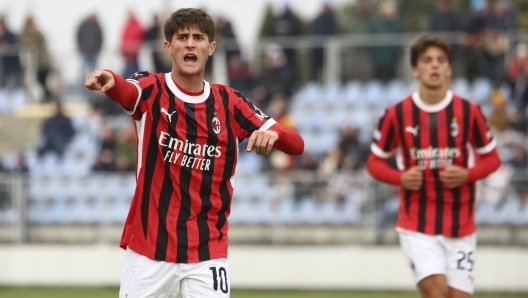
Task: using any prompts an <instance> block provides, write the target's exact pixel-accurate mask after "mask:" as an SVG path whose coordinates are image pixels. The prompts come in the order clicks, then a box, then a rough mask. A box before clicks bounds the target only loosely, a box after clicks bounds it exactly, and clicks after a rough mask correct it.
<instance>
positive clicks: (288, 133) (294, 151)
mask: <svg viewBox="0 0 528 298" xmlns="http://www.w3.org/2000/svg"><path fill="white" fill-rule="evenodd" d="M269 130H271V131H274V132H276V133H277V134H278V136H279V139H278V140H277V141H276V142H275V144H273V147H274V148H276V149H278V150H280V151H282V152H284V153H286V154H290V155H299V154H302V153H303V152H304V140H303V138H302V137H301V135H299V133H298V132H296V131H295V130H293V129H291V128H286V127H284V126H282V125H280V124H273V125H272V126H271V127H270V128H269Z"/></svg>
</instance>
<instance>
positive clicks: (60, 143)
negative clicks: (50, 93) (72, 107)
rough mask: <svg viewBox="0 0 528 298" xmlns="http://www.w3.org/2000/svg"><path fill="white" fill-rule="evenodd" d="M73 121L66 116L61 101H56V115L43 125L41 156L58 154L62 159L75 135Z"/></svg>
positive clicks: (39, 150)
mask: <svg viewBox="0 0 528 298" xmlns="http://www.w3.org/2000/svg"><path fill="white" fill-rule="evenodd" d="M74 133H75V132H74V130H73V125H72V121H71V120H70V118H69V117H67V116H66V115H64V113H63V111H62V105H61V103H60V101H58V100H56V101H55V115H53V116H52V117H50V118H48V119H47V120H46V121H44V124H43V125H42V136H41V144H40V146H39V149H38V153H39V156H42V155H44V154H45V153H46V152H52V153H56V154H57V155H58V156H59V157H62V155H63V154H64V150H65V149H66V146H67V145H68V143H69V141H70V140H71V139H72V137H73V135H74Z"/></svg>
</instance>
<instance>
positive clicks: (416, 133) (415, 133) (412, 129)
mask: <svg viewBox="0 0 528 298" xmlns="http://www.w3.org/2000/svg"><path fill="white" fill-rule="evenodd" d="M419 129H420V125H416V127H414V128H413V127H411V126H407V127H406V128H405V132H410V133H412V134H413V136H415V137H416V136H417V135H418V130H419Z"/></svg>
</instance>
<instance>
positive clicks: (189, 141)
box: [120, 72, 275, 263]
mask: <svg viewBox="0 0 528 298" xmlns="http://www.w3.org/2000/svg"><path fill="white" fill-rule="evenodd" d="M127 81H128V82H130V83H133V84H134V85H135V86H136V87H137V88H138V90H139V96H138V99H137V102H136V105H135V107H134V110H133V111H127V112H128V113H129V114H130V115H131V116H132V118H133V120H134V121H135V124H136V133H137V186H136V191H135V193H134V197H133V199H132V203H131V207H130V211H129V214H128V217H127V220H126V223H125V228H124V231H123V236H122V238H121V244H120V245H121V247H123V248H125V247H126V246H129V247H130V248H131V249H132V250H134V251H135V252H137V253H139V254H141V255H144V256H146V257H148V258H151V259H155V260H159V261H166V262H176V263H193V262H199V261H205V260H210V259H218V258H226V257H227V242H228V241H227V229H228V221H227V218H228V216H229V212H230V205H231V197H232V194H233V183H234V173H235V166H236V163H237V156H238V144H239V141H241V140H243V139H244V138H247V137H249V136H251V133H252V132H253V131H255V130H259V129H260V130H267V129H268V128H269V127H271V126H272V125H273V124H274V123H275V121H274V120H273V119H271V118H270V117H268V116H266V115H265V114H264V113H263V112H262V111H260V110H259V109H258V108H256V107H255V106H254V105H253V104H252V103H251V102H250V101H248V100H247V99H246V98H244V97H243V96H242V95H241V94H240V93H239V92H237V91H235V90H233V89H232V88H229V87H226V86H223V85H216V84H209V83H207V82H204V93H203V94H201V95H198V96H191V95H189V94H186V93H184V92H183V91H182V90H180V89H178V87H177V86H176V84H175V83H174V81H173V80H172V77H171V74H170V73H167V74H155V73H149V72H140V73H136V74H134V75H133V76H132V77H131V78H130V79H128V80H127Z"/></svg>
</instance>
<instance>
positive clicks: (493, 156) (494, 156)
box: [468, 150, 501, 182]
mask: <svg viewBox="0 0 528 298" xmlns="http://www.w3.org/2000/svg"><path fill="white" fill-rule="evenodd" d="M500 164H501V162H500V158H499V154H498V153H497V150H493V151H491V152H490V153H488V154H484V155H481V156H480V159H479V161H478V163H477V164H476V165H475V166H474V167H473V168H470V169H468V182H475V181H477V180H479V179H482V178H485V177H486V176H488V175H489V174H491V173H493V172H495V171H496V170H497V169H498V168H499V167H500Z"/></svg>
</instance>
